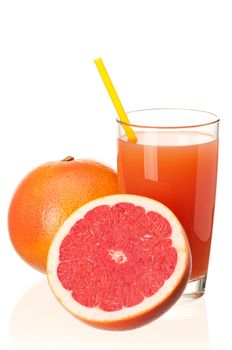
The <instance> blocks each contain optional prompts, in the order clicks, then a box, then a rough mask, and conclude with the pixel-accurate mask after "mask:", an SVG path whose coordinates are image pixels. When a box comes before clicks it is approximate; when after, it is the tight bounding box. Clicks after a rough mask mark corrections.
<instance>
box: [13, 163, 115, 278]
mask: <svg viewBox="0 0 232 350" xmlns="http://www.w3.org/2000/svg"><path fill="white" fill-rule="evenodd" d="M115 193H118V183H117V175H116V173H115V172H114V171H113V170H112V169H111V168H109V167H107V166H105V165H103V164H101V163H98V162H94V161H90V160H75V159H74V158H73V157H66V158H65V159H63V160H62V161H53V162H49V163H46V164H43V165H41V166H39V167H37V168H35V169H34V170H32V171H31V172H30V173H29V174H28V175H27V176H26V177H25V178H24V179H23V180H22V181H21V183H20V184H19V185H18V187H17V189H16V191H15V193H14V195H13V198H12V200H11V203H10V207H9V213H8V227H9V233H10V238H11V241H12V244H13V246H14V248H15V249H16V251H17V252H18V254H19V255H20V256H21V257H22V258H23V259H24V260H25V261H26V262H27V263H29V264H30V265H31V266H33V267H34V268H36V269H38V270H40V271H42V272H45V271H46V263H47V254H48V249H49V246H50V244H51V241H52V239H53V237H54V235H55V233H56V232H57V231H58V229H59V228H60V226H61V225H62V224H63V222H64V221H65V220H66V219H67V217H68V216H70V214H72V213H73V212H74V211H75V210H76V209H77V208H79V207H80V206H82V205H83V204H85V203H87V202H89V201H91V200H93V199H96V198H99V197H101V196H105V195H110V194H115Z"/></svg>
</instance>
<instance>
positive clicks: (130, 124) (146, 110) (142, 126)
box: [116, 107, 220, 129]
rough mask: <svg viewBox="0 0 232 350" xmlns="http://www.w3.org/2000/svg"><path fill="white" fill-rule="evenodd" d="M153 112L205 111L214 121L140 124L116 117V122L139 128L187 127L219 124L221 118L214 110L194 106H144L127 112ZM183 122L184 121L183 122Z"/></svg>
mask: <svg viewBox="0 0 232 350" xmlns="http://www.w3.org/2000/svg"><path fill="white" fill-rule="evenodd" d="M149 111H150V112H151V111H155V112H158V111H182V112H197V113H203V114H206V115H208V116H211V117H212V118H213V119H212V121H208V122H202V123H196V124H194V123H191V125H168V126H166V125H163V126H162V125H161V126H160V125H142V124H138V123H131V122H130V123H127V122H124V121H121V120H120V119H119V118H116V122H117V123H118V124H119V125H122V126H129V127H135V128H136V127H137V128H148V129H186V128H197V127H202V126H207V125H211V124H217V123H219V121H220V118H219V117H218V116H217V115H216V114H214V113H212V112H208V111H205V110H201V109H194V108H175V107H174V108H172V107H167V108H166V107H164V108H162V107H161V108H143V109H136V110H132V111H128V112H126V113H127V114H128V115H129V114H133V113H140V112H141V113H142V112H149ZM182 124H183V123H182Z"/></svg>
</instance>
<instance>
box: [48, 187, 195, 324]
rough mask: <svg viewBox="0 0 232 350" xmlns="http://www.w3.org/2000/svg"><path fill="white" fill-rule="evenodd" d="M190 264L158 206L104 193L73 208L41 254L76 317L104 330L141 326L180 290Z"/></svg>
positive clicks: (174, 223) (180, 233)
mask: <svg viewBox="0 0 232 350" xmlns="http://www.w3.org/2000/svg"><path fill="white" fill-rule="evenodd" d="M190 270H191V256H190V250H189V245H188V241H187V238H186V236H185V233H184V229H183V227H182V226H181V224H180V222H179V221H178V219H177V218H176V217H175V215H174V214H173V213H172V212H171V211H170V210H169V209H168V208H167V207H166V206H164V205H163V204H161V203H159V202H157V201H155V200H152V199H149V198H146V197H141V196H135V195H126V194H123V195H111V196H107V197H102V198H99V199H96V200H93V201H91V202H89V203H87V204H85V205H84V206H82V207H81V208H79V209H78V210H76V211H75V212H74V213H73V214H72V215H71V216H70V217H69V218H68V219H67V220H66V221H65V222H64V224H63V225H62V226H61V228H60V229H59V231H58V233H57V234H56V236H55V238H54V240H53V242H52V244H51V246H50V249H49V254H48V263H47V275H48V282H49V285H50V287H51V289H52V291H53V293H54V294H55V296H56V298H57V299H58V301H59V302H60V303H61V304H62V305H63V306H64V307H65V308H66V309H67V310H68V311H69V312H70V313H72V314H73V315H75V316H76V317H77V318H79V319H80V320H82V321H84V322H86V323H89V324H91V325H93V326H96V327H99V328H105V329H115V330H119V329H131V328H134V327H137V326H141V325H143V324H145V323H146V322H149V321H151V320H153V319H155V318H157V317H159V316H160V315H162V314H163V313H164V312H165V311H166V310H167V309H168V308H169V307H171V306H172V305H173V304H174V303H175V302H176V301H177V299H178V298H179V297H180V296H181V294H182V292H183V290H184V288H185V286H186V284H187V281H188V278H189V274H190Z"/></svg>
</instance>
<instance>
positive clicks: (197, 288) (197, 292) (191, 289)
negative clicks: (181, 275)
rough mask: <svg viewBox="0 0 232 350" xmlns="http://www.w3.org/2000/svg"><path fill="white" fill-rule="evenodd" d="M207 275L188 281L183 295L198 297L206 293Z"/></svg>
mask: <svg viewBox="0 0 232 350" xmlns="http://www.w3.org/2000/svg"><path fill="white" fill-rule="evenodd" d="M206 279H207V275H205V276H202V277H200V278H198V279H196V280H193V281H190V282H188V284H187V286H186V288H185V290H184V293H183V295H182V297H184V298H191V299H196V298H200V297H201V296H202V295H204V293H205V286H206Z"/></svg>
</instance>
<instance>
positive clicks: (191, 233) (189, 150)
mask: <svg viewBox="0 0 232 350" xmlns="http://www.w3.org/2000/svg"><path fill="white" fill-rule="evenodd" d="M128 117H129V119H130V124H126V123H123V122H121V121H120V120H117V123H118V126H119V136H118V181H119V191H120V192H121V193H128V194H137V195H142V196H146V197H150V198H153V199H155V200H158V201H160V202H162V203H163V204H165V205H166V206H167V207H169V208H170V209H171V210H172V211H173V212H174V214H175V215H176V216H177V217H178V219H179V220H180V222H181V223H182V225H183V227H184V229H185V232H186V234H187V237H188V240H189V244H190V249H191V253H192V273H191V277H190V281H189V283H188V285H187V288H186V290H185V293H184V294H185V295H189V296H191V297H198V296H201V295H203V294H204V291H205V285H206V278H207V270H208V263H209V255H210V244H211V238H212V228H213V216H214V206H215V193H216V180H217V163H218V127H219V119H218V117H217V116H216V115H214V114H212V113H208V112H204V111H199V110H190V109H169V108H165V109H164V108H163V109H145V110H138V111H133V112H129V113H128ZM123 124H124V125H123ZM125 124H126V125H129V126H130V127H131V128H132V129H133V130H134V132H135V134H136V136H137V142H131V141H128V139H127V136H126V133H125V131H124V126H125Z"/></svg>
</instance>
